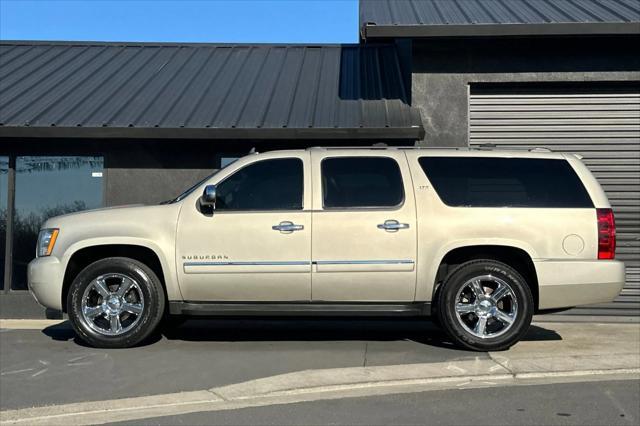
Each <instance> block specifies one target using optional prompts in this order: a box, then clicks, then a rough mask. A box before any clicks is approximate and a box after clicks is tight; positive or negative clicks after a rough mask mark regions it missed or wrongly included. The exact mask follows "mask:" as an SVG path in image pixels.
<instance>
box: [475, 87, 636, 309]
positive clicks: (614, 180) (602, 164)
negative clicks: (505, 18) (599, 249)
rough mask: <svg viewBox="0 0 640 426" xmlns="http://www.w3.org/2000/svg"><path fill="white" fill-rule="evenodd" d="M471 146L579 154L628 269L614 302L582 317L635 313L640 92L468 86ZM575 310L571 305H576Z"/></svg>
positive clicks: (620, 257) (597, 307) (617, 252)
mask: <svg viewBox="0 0 640 426" xmlns="http://www.w3.org/2000/svg"><path fill="white" fill-rule="evenodd" d="M469 109H470V110H469V142H470V145H471V146H478V145H482V144H495V145H496V146H497V147H498V148H535V147H545V148H549V149H551V150H552V151H556V152H570V153H577V154H580V155H582V156H583V157H584V158H583V160H582V161H584V163H585V164H586V165H587V166H588V167H589V169H590V170H591V171H592V172H593V174H594V175H595V176H596V178H597V179H598V181H599V182H600V184H601V185H602V187H603V188H604V190H605V192H606V193H607V196H608V197H609V201H610V202H611V205H612V207H613V210H614V212H615V218H616V225H617V232H618V234H617V242H618V246H617V250H616V258H617V259H620V260H623V261H624V262H625V264H626V266H627V279H626V285H625V288H624V290H623V291H622V293H621V294H620V296H619V297H618V298H617V299H616V302H614V303H611V304H603V305H598V306H596V307H591V308H589V310H588V311H589V312H588V313H587V312H586V311H585V312H584V313H583V314H584V315H596V314H612V315H626V314H631V315H638V314H639V311H640V89H638V88H634V89H625V90H607V89H597V88H595V89H592V90H584V89H580V90H570V89H567V90H544V91H542V90H526V91H525V90H522V89H512V90H504V89H499V90H496V89H488V88H482V89H479V88H477V89H474V88H472V89H471V95H470V99H469ZM576 311H577V310H576Z"/></svg>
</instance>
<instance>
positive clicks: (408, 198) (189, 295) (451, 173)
mask: <svg viewBox="0 0 640 426" xmlns="http://www.w3.org/2000/svg"><path fill="white" fill-rule="evenodd" d="M614 252H615V225H614V219H613V214H612V212H611V208H610V205H609V202H608V201H607V198H606V196H605V194H604V192H603V191H602V189H601V187H600V185H599V184H598V183H597V182H596V180H595V179H594V177H593V176H592V174H591V173H590V172H589V171H588V170H587V168H586V167H585V166H584V164H583V163H582V162H581V161H580V160H579V158H577V157H575V156H573V155H567V154H556V153H550V152H549V153H539V152H528V151H521V152H518V151H513V152H507V151H504V152H497V151H485V150H462V149H460V150H455V149H454V150H447V149H415V148H380V149H378V148H368V149H346V148H341V149H337V148H336V149H334V148H312V149H308V150H297V151H276V152H269V153H264V154H254V155H248V156H246V157H244V158H241V159H239V160H237V161H236V162H234V163H232V164H231V165H229V166H227V167H225V168H224V169H222V170H220V171H217V172H216V173H214V174H213V175H211V176H209V177H207V178H206V179H205V180H204V181H202V182H200V183H199V184H197V185H195V186H194V187H192V188H191V189H189V190H187V191H186V192H185V193H183V194H182V195H180V196H179V197H177V198H176V199H174V200H172V201H169V202H166V203H163V204H161V205H155V206H126V207H121V208H108V209H102V210H94V211H87V212H82V213H75V214H70V215H66V216H60V217H56V218H52V219H50V220H48V221H47V222H46V223H45V224H44V226H43V229H42V230H41V232H40V236H39V242H38V247H37V258H36V259H35V260H33V261H32V262H31V263H30V264H29V288H30V289H31V291H32V293H33V295H34V296H35V297H36V299H37V300H38V301H39V303H41V304H42V305H44V306H45V307H48V308H51V309H55V310H61V311H64V312H67V313H68V315H69V318H70V320H71V323H72V324H73V326H74V328H75V330H76V331H77V333H78V335H79V336H80V337H81V338H82V339H84V340H85V341H87V342H88V343H89V344H91V345H94V346H100V347H127V346H132V345H135V344H138V343H139V342H141V341H143V340H144V339H145V338H147V337H148V336H149V335H150V334H151V333H152V332H154V330H155V329H156V328H157V327H158V325H159V324H160V322H161V320H162V319H163V317H169V316H170V315H175V316H187V315H214V316H217V315H245V316H246V315H341V316H345V315H365V316H380V315H397V316H420V315H432V314H433V315H436V316H437V318H438V320H439V323H440V324H441V325H442V327H444V329H445V330H446V331H447V332H448V334H449V335H450V336H451V338H452V339H453V340H454V341H455V342H456V343H457V344H459V345H462V346H464V347H467V348H471V349H476V350H500V349H505V348H508V347H509V346H511V345H513V344H514V343H515V342H517V341H518V339H520V338H521V337H522V336H523V335H524V334H525V333H526V332H527V329H528V327H529V324H530V322H531V317H532V315H533V313H534V312H539V311H544V310H552V309H558V308H565V307H571V306H576V305H582V304H588V303H596V302H606V301H610V300H612V299H613V298H614V297H615V296H616V295H617V294H618V293H619V292H620V290H621V288H622V286H623V283H624V265H623V264H622V263H621V262H618V261H615V260H613V258H614Z"/></svg>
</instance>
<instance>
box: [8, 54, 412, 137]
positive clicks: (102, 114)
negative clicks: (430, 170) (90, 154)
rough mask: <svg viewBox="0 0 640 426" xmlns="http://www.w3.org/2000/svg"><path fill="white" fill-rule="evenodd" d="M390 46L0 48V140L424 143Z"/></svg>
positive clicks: (395, 57)
mask: <svg viewBox="0 0 640 426" xmlns="http://www.w3.org/2000/svg"><path fill="white" fill-rule="evenodd" d="M407 90H410V88H406V87H404V86H403V79H402V75H401V71H400V66H399V62H398V56H397V53H396V50H395V48H394V47H393V46H392V45H371V46H359V45H325V46H302V45H211V44H159V43H142V44H141V43H75V42H0V136H4V137H131V138H136V137H145V138H156V137H157V138H255V139H264V138H411V139H418V138H421V137H422V134H423V129H422V124H421V120H420V114H419V112H418V111H417V109H414V108H412V107H410V106H409V105H408V99H409V97H408V96H407Z"/></svg>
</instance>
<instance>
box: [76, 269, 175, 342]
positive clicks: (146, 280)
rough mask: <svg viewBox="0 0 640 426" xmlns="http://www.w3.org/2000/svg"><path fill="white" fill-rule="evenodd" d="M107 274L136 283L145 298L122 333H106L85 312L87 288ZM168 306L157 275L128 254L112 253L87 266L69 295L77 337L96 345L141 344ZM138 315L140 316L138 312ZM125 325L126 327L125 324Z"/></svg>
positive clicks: (154, 328) (157, 323) (154, 327)
mask: <svg viewBox="0 0 640 426" xmlns="http://www.w3.org/2000/svg"><path fill="white" fill-rule="evenodd" d="M105 274H120V275H124V276H126V277H129V278H131V279H133V280H134V281H135V282H136V283H137V286H138V287H137V288H139V293H140V295H141V297H142V298H143V308H142V309H141V313H140V314H139V319H138V320H137V321H136V322H135V323H134V324H132V325H131V329H130V330H127V331H126V332H124V333H122V334H120V335H105V334H102V333H100V332H98V331H96V330H95V329H94V328H96V327H95V324H94V326H93V328H92V325H90V324H89V322H88V321H90V320H88V319H87V318H85V316H84V315H82V299H83V296H84V294H85V290H87V287H88V286H89V285H90V284H91V283H92V281H93V280H94V279H96V278H97V277H100V276H102V275H105ZM164 310H165V295H164V290H163V288H162V284H161V282H160V279H159V278H158V276H157V275H156V274H155V273H154V272H153V271H152V270H151V269H150V268H149V267H148V266H147V265H145V264H144V263H141V262H139V261H137V260H134V259H130V258H126V257H109V258H105V259H101V260H98V261H96V262H94V263H92V264H90V265H89V266H87V267H86V268H84V269H83V270H82V271H81V272H80V273H79V274H78V275H77V276H76V278H75V279H74V280H73V283H72V284H71V287H70V288H69V294H68V296H67V312H68V314H69V320H70V322H71V325H72V326H73V328H74V330H75V331H76V333H77V334H78V337H80V339H82V340H83V341H85V342H86V343H88V344H89V345H91V346H94V347H96V348H128V347H132V346H135V345H138V344H140V343H141V342H143V341H144V340H145V339H147V338H148V337H149V336H151V334H152V333H153V332H154V331H155V330H156V328H157V327H158V325H159V324H160V321H161V320H162V317H163V315H164ZM135 318H137V316H135ZM123 328H124V327H123Z"/></svg>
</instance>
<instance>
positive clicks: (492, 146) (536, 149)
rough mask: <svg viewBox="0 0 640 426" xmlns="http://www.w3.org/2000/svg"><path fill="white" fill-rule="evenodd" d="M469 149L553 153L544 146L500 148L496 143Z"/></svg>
mask: <svg viewBox="0 0 640 426" xmlns="http://www.w3.org/2000/svg"><path fill="white" fill-rule="evenodd" d="M469 149H473V150H477V151H490V150H492V149H502V150H505V151H528V152H553V151H552V150H551V149H549V148H547V147H544V146H536V147H533V148H528V147H522V148H520V147H508V148H506V147H502V146H498V145H496V144H495V143H483V144H480V145H476V146H471V147H469Z"/></svg>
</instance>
